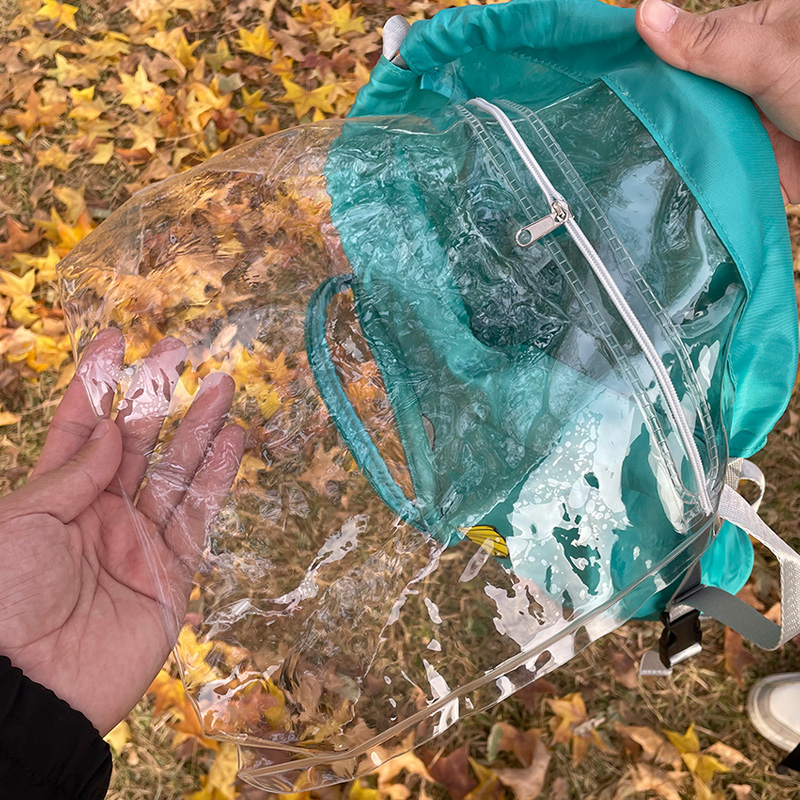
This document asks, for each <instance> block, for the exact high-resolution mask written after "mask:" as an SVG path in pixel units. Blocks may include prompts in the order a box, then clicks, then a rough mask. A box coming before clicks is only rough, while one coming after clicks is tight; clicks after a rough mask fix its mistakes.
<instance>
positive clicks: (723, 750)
mask: <svg viewBox="0 0 800 800" xmlns="http://www.w3.org/2000/svg"><path fill="white" fill-rule="evenodd" d="M706 753H711V755H713V756H716V757H717V758H718V759H719V760H720V761H721V762H722V763H723V764H724V765H725V766H726V767H728V769H733V767H735V766H736V765H737V764H745V765H747V766H748V767H751V766H752V765H753V762H752V761H751V760H750V759H749V758H747V756H745V755H744V754H743V753H740V752H739V751H738V750H737V749H736V748H735V747H731V746H730V745H727V744H725V743H724V742H714V744H712V745H711V747H708V748H707V749H706Z"/></svg>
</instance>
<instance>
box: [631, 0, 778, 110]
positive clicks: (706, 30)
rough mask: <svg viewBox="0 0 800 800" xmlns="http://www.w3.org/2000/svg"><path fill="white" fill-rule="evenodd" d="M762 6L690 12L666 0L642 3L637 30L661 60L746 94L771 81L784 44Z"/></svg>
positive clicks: (645, 0)
mask: <svg viewBox="0 0 800 800" xmlns="http://www.w3.org/2000/svg"><path fill="white" fill-rule="evenodd" d="M765 8H766V6H765V4H764V3H754V4H750V5H748V6H741V7H738V8H725V9H721V10H720V11H713V12H711V13H710V14H690V13H689V12H687V11H683V10H682V9H679V8H676V7H675V6H673V5H671V4H670V3H667V2H664V0H644V2H643V3H642V4H641V5H640V6H639V8H638V9H637V11H636V28H637V30H638V31H639V35H640V36H641V37H642V39H644V40H645V42H647V44H648V45H649V46H650V48H651V49H652V50H653V51H654V52H655V53H656V55H657V56H659V58H662V59H663V60H664V61H666V62H668V63H670V64H672V65H673V66H675V67H678V68H679V69H683V70H687V71H689V72H694V73H695V74H697V75H703V76H705V77H707V78H712V79H713V80H716V81H720V82H721V83H724V84H726V85H728V86H732V87H733V88H734V89H738V90H739V91H741V92H744V93H745V94H749V95H757V94H759V93H760V92H762V91H763V90H764V88H765V87H766V85H767V84H768V83H770V82H773V81H774V79H775V76H776V70H775V69H773V67H772V65H773V64H779V63H780V62H779V58H780V54H779V53H777V52H775V49H776V48H779V49H780V50H786V49H787V47H786V44H787V43H786V41H785V40H784V37H783V36H782V35H780V34H779V33H778V29H777V28H776V27H775V26H771V25H763V24H760V23H761V22H763V19H762V17H763V13H764V9H765Z"/></svg>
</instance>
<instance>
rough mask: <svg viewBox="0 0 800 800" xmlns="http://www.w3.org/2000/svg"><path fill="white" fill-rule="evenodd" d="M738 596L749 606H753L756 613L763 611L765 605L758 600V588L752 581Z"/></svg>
mask: <svg viewBox="0 0 800 800" xmlns="http://www.w3.org/2000/svg"><path fill="white" fill-rule="evenodd" d="M736 596H737V597H738V598H739V599H740V600H744V601H745V603H747V605H749V606H752V607H753V608H754V609H755V610H756V611H763V610H764V604H763V603H762V602H761V601H760V600H759V599H758V596H757V595H756V587H755V584H754V583H753V582H752V581H749V582H748V583H746V584H745V585H744V586H743V587H742V588H741V589H740V590H739V591H738V592H737V593H736Z"/></svg>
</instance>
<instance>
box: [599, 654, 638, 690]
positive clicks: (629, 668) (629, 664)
mask: <svg viewBox="0 0 800 800" xmlns="http://www.w3.org/2000/svg"><path fill="white" fill-rule="evenodd" d="M605 652H606V656H607V657H608V660H609V663H610V664H611V666H612V667H613V669H614V675H615V676H616V679H617V681H618V682H619V683H621V684H622V685H623V686H624V687H625V688H626V689H637V688H638V687H639V667H638V664H637V663H636V662H635V661H634V660H633V659H632V658H631V657H630V656H629V655H628V654H627V653H623V652H621V651H619V650H617V649H616V648H615V647H614V646H613V644H609V645H608V646H607V647H606V649H605Z"/></svg>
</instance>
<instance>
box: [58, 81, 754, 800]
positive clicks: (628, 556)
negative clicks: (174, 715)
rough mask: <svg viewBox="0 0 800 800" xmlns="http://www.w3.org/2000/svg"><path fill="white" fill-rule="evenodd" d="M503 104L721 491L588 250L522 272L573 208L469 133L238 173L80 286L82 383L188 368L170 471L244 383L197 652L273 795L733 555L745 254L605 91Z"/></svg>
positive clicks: (152, 222) (198, 180)
mask: <svg viewBox="0 0 800 800" xmlns="http://www.w3.org/2000/svg"><path fill="white" fill-rule="evenodd" d="M499 105H500V107H502V108H503V112H504V114H505V115H506V117H507V118H508V119H509V120H511V122H512V124H513V126H514V128H515V129H516V130H517V131H518V133H519V135H520V136H521V137H522V139H523V140H524V142H525V144H526V146H527V147H528V148H529V150H530V151H531V152H532V153H533V154H534V155H535V157H536V159H537V161H538V162H539V163H540V164H541V166H542V168H543V169H544V170H545V172H547V174H548V175H549V176H550V178H551V179H552V180H553V181H554V183H555V182H557V183H558V184H559V185H560V186H561V187H562V191H563V192H564V194H565V195H568V197H569V202H570V208H571V213H572V214H573V215H574V218H575V220H577V222H578V223H579V224H580V226H581V228H582V229H583V231H585V233H586V236H587V237H588V238H589V240H590V241H591V242H592V245H593V247H594V249H595V251H596V252H597V253H598V254H599V255H600V256H601V257H602V259H603V261H604V263H605V264H606V265H607V267H608V270H609V271H610V272H611V273H612V274H613V277H614V281H615V283H616V285H617V286H618V287H619V289H620V291H621V292H622V293H623V294H624V296H625V298H626V300H627V303H628V305H629V307H630V309H632V310H633V311H634V313H635V314H636V317H637V319H638V320H639V321H640V323H641V325H642V327H643V329H644V330H645V331H646V334H647V337H648V340H649V341H650V342H651V343H652V344H653V346H654V347H655V349H656V350H657V352H658V354H659V357H660V359H661V361H662V363H663V364H664V365H665V366H666V367H667V369H668V371H669V376H670V380H671V385H672V386H673V388H674V391H675V393H676V396H677V398H678V400H679V402H680V408H681V410H682V413H683V415H684V418H685V420H688V422H689V425H690V426H691V430H692V432H693V439H694V441H695V445H696V448H697V453H698V454H699V456H700V458H701V460H702V469H703V475H704V480H705V485H704V486H702V487H701V486H700V485H698V480H697V472H696V470H693V468H692V464H691V463H690V457H689V454H688V453H687V449H686V443H685V441H683V440H682V438H681V436H680V435H679V431H677V430H676V425H675V418H674V416H673V415H671V414H670V413H668V411H669V409H668V402H667V399H666V398H665V396H664V390H663V386H662V385H661V384H659V382H658V380H657V379H656V376H655V374H654V371H653V367H652V365H651V364H650V363H649V362H648V360H647V359H646V358H645V357H644V355H643V353H642V349H641V347H640V344H639V343H638V342H637V341H636V339H635V337H634V335H633V334H632V332H631V330H630V327H629V324H628V323H626V321H625V320H624V319H622V317H621V315H620V312H619V309H618V308H616V307H615V306H614V304H613V303H612V302H611V301H610V300H609V296H608V293H607V291H606V290H605V289H604V288H603V287H602V286H601V285H600V284H599V282H598V280H597V278H596V276H595V275H594V273H593V272H592V271H591V270H590V268H589V266H588V265H587V262H586V259H585V258H584V257H583V256H582V255H581V253H580V252H579V250H578V248H577V247H576V244H575V241H574V240H573V238H572V237H571V236H570V235H569V233H568V232H567V231H566V230H565V229H564V228H563V227H561V228H558V229H555V230H554V231H552V232H551V233H550V234H548V235H547V236H545V237H543V238H541V239H539V240H537V241H533V242H530V243H528V242H527V241H525V239H524V236H523V238H522V240H521V241H522V244H521V243H520V230H521V229H522V228H524V227H525V226H526V225H528V224H529V223H530V222H531V221H533V220H535V219H539V218H542V217H545V216H546V215H547V214H548V213H549V211H550V208H549V207H548V204H547V202H546V198H545V197H544V196H543V195H542V192H541V191H540V189H539V187H538V186H537V185H536V183H535V182H534V180H533V178H532V177H531V174H530V173H529V172H528V171H527V170H526V169H525V168H524V166H523V164H522V162H521V160H520V157H519V154H518V152H516V151H515V149H514V147H513V146H512V144H511V143H510V141H509V138H508V136H505V135H503V133H502V131H501V126H500V125H499V123H498V121H497V119H496V118H494V117H493V116H492V115H491V114H489V113H486V112H485V111H484V110H481V109H480V108H477V107H475V106H474V105H453V106H446V107H444V108H442V109H440V110H439V111H437V112H435V113H432V114H431V115H430V116H428V117H426V118H421V117H411V116H399V117H385V118H358V119H353V120H348V121H331V122H321V123H315V124H311V125H307V126H302V127H298V128H294V129H291V130H287V131H284V132H280V133H276V134H274V135H272V136H269V137H266V138H264V139H260V140H256V141H253V142H250V143H247V144H245V145H243V146H240V147H238V148H236V149H234V150H232V151H230V152H229V153H227V154H225V155H222V156H218V157H216V158H214V159H212V160H210V161H209V162H207V163H206V164H204V165H201V166H200V167H196V168H194V169H192V170H190V171H189V172H187V173H184V174H182V175H179V176H176V177H174V178H171V179H169V180H167V181H164V182H162V183H159V184H157V185H155V186H153V187H151V188H149V189H147V190H145V191H143V192H140V193H139V194H138V195H136V196H135V197H134V198H133V199H132V200H131V201H129V202H128V203H126V204H125V206H123V207H122V208H121V209H120V210H119V211H117V212H116V213H115V214H113V215H112V217H111V218H110V219H109V220H108V221H106V222H105V223H103V225H101V226H100V228H99V229H98V230H97V231H96V232H95V233H93V234H92V235H91V236H90V237H88V238H87V239H86V240H85V241H84V242H82V243H81V244H80V245H79V246H78V247H77V248H76V249H75V250H74V251H73V253H72V254H71V255H70V256H69V257H68V258H67V259H66V260H65V262H63V263H62V265H61V268H60V269H61V271H60V277H61V281H62V288H63V290H64V302H65V310H66V314H67V318H68V322H69V327H70V330H71V332H72V335H73V337H74V341H75V343H76V348H77V351H78V352H80V351H82V350H83V349H84V348H85V347H86V345H87V344H88V342H89V341H90V340H91V339H92V338H93V336H94V335H95V334H96V333H97V332H98V331H100V330H102V329H104V328H107V327H116V328H119V329H120V330H121V331H122V332H123V333H124V336H125V341H126V347H127V351H126V363H128V364H129V370H128V373H129V375H128V377H130V373H131V371H135V369H136V366H137V364H138V363H139V360H140V359H141V358H142V357H143V356H144V355H145V354H146V353H147V352H148V351H149V349H150V348H151V347H152V346H153V345H154V344H155V343H156V342H158V341H159V340H161V339H163V338H165V337H175V338H176V339H179V340H180V341H181V342H183V344H184V345H185V346H186V348H187V356H186V361H185V364H184V366H183V367H182V369H183V372H182V374H181V378H180V381H179V383H178V386H177V388H176V390H175V392H174V393H173V395H172V399H171V403H170V407H169V415H168V418H167V421H166V423H165V425H164V427H163V430H162V432H161V435H160V437H159V442H158V445H157V447H156V450H155V454H154V463H157V462H158V459H159V457H160V455H161V454H162V453H163V451H164V449H165V448H166V447H167V446H168V444H169V441H170V439H171V436H172V434H173V433H174V430H175V426H176V425H177V423H178V421H179V420H180V419H181V417H182V416H183V415H184V413H185V412H186V410H187V408H188V407H189V405H190V403H191V400H192V398H193V396H194V395H195V394H196V392H197V391H198V387H199V386H201V385H202V383H203V381H204V380H205V379H206V378H207V376H208V375H211V374H213V373H215V372H220V371H222V372H226V373H228V374H230V375H231V376H233V378H234V380H235V382H236V393H235V397H234V402H233V406H232V409H231V413H230V416H231V419H232V420H233V421H235V422H237V423H238V424H240V425H241V426H243V427H244V428H245V429H246V431H247V444H246V450H245V454H244V456H243V459H242V462H241V467H240V470H239V474H238V476H237V479H236V482H235V484H234V486H233V488H232V490H231V492H230V495H229V497H228V498H227V500H226V501H225V503H224V505H223V508H222V510H221V512H220V514H219V515H218V517H217V519H216V520H215V522H214V523H213V525H211V526H210V527H209V529H208V530H207V531H206V538H205V541H204V543H203V546H202V548H200V551H198V552H197V553H196V561H197V564H196V575H195V590H194V591H193V593H192V597H191V600H190V606H189V620H190V623H191V624H192V625H193V626H194V630H195V633H196V635H197V638H198V639H199V640H200V641H201V642H205V643H213V646H211V647H210V648H205V649H204V650H203V653H204V658H203V663H202V665H198V663H196V661H197V658H198V656H197V654H196V651H191V650H188V649H186V648H183V647H182V645H181V644H179V646H178V648H177V654H178V658H179V659H180V660H181V661H182V666H183V668H184V677H185V680H186V688H187V690H188V692H189V693H190V695H191V697H192V699H193V701H194V703H195V704H196V707H197V710H198V713H199V715H200V719H201V720H202V724H203V728H204V730H205V732H206V733H207V734H208V735H209V736H212V737H218V738H222V739H227V740H230V741H233V742H236V743H237V744H239V745H240V747H241V751H240V752H241V766H242V769H243V774H244V775H245V777H247V778H248V779H249V780H251V781H253V782H255V783H257V784H259V785H262V786H264V787H266V788H269V789H273V790H283V791H286V790H289V789H295V788H303V787H310V786H318V785H323V784H326V783H333V782H338V781H341V780H345V779H348V778H350V777H352V776H355V775H358V774H362V773H364V772H366V771H369V770H370V769H373V768H374V767H375V766H376V764H379V763H380V762H381V761H382V760H384V759H386V758H387V757H389V756H390V755H393V754H396V753H398V752H401V751H402V750H404V749H407V748H408V747H410V746H412V745H416V744H419V743H421V742H423V741H425V740H427V739H429V738H430V737H432V736H435V735H436V734H438V733H440V732H442V731H443V730H445V729H446V728H448V727H449V726H450V725H452V724H453V723H454V722H455V721H456V720H457V719H459V718H461V717H463V716H465V715H468V714H471V713H474V712H476V711H479V710H481V709H484V708H486V707H487V706H489V705H491V704H492V703H495V702H497V701H498V700H500V699H502V698H504V697H506V696H508V695H509V694H511V693H513V692H514V691H515V690H517V689H518V688H520V687H522V686H524V685H525V684H527V683H529V682H530V681H532V680H534V679H536V678H537V677H540V676H541V675H543V674H544V673H546V672H547V671H549V670H551V669H553V668H554V667H556V666H558V665H560V664H563V663H564V662H566V661H567V660H568V659H569V658H571V657H572V656H573V655H574V654H575V653H576V652H577V651H578V650H579V649H580V648H582V647H584V646H585V645H586V644H588V643H589V642H591V641H593V640H595V639H596V638H598V637H599V636H601V635H603V634H605V633H607V632H609V631H610V630H612V629H613V628H615V627H617V626H618V625H620V624H621V623H622V622H623V621H625V620H626V619H628V618H630V617H631V616H634V615H636V614H644V613H648V612H649V611H652V610H653V609H655V608H657V607H658V603H654V602H653V598H654V596H655V597H657V596H658V595H659V593H662V594H663V593H664V592H665V591H666V592H669V591H670V587H672V588H673V589H674V584H675V582H676V580H678V579H679V578H680V577H681V576H682V575H683V574H685V572H686V570H687V569H688V567H689V566H690V565H691V564H692V563H694V562H695V561H696V560H697V558H698V557H699V555H700V553H702V551H703V550H704V549H705V548H706V546H707V544H708V541H709V539H710V537H711V536H713V534H714V532H715V523H714V515H713V513H712V512H711V510H710V509H709V508H708V507H704V503H703V502H702V493H703V492H705V493H706V495H707V496H708V497H711V498H712V500H713V498H715V497H716V496H717V495H718V494H719V491H720V487H721V485H722V480H723V472H724V464H725V459H726V452H725V440H724V436H725V428H726V425H727V419H728V415H729V414H730V399H729V397H728V395H727V392H726V388H725V387H726V386H727V385H728V383H727V376H726V374H725V364H726V347H727V344H726V343H727V342H728V340H729V337H730V334H731V329H732V325H733V320H735V318H736V312H737V309H738V308H739V306H740V305H741V303H742V301H743V298H744V290H743V287H742V284H741V280H740V278H739V275H738V273H737V270H736V269H735V268H734V264H733V261H732V259H731V257H730V255H729V253H728V252H727V250H726V249H725V247H724V246H723V245H722V244H721V242H720V241H719V239H718V238H717V236H716V234H715V233H714V230H713V229H712V227H711V225H710V224H709V223H708V221H707V219H706V217H705V215H704V214H703V212H702V210H701V209H700V207H699V205H698V203H697V202H696V200H695V199H694V197H693V196H692V194H691V192H689V191H688V190H687V188H686V186H685V184H684V182H683V181H682V180H681V178H680V177H679V176H678V174H677V173H676V171H675V170H674V169H673V167H672V166H671V164H670V163H669V161H668V160H667V159H666V157H665V156H664V155H663V153H662V152H661V150H660V149H659V147H658V146H657V145H656V144H655V142H654V141H653V139H652V138H651V136H650V135H649V133H648V132H647V131H646V130H645V128H644V127H643V126H642V125H641V124H640V123H639V121H638V120H637V119H636V118H635V117H634V116H633V114H631V112H630V111H629V110H628V109H627V108H626V107H625V106H624V105H623V104H622V103H621V102H620V101H619V100H618V99H617V97H616V96H615V95H614V94H612V92H611V91H610V90H609V89H607V88H606V87H605V86H604V85H603V84H600V83H598V84H594V85H591V86H589V87H587V88H584V89H581V90H579V91H575V92H572V93H570V94H568V95H567V96H565V97H562V98H560V99H558V100H557V101H556V102H551V103H549V104H546V105H544V106H542V107H539V108H535V109H534V108H527V107H522V106H516V105H514V104H506V105H503V104H502V103H501V104H499ZM88 388H89V389H90V390H91V387H88ZM141 544H142V546H143V547H145V548H151V549H152V543H150V542H148V541H146V540H143V541H142V543H141ZM153 568H154V570H156V572H157V571H158V565H157V564H155V563H154V565H153ZM171 596H172V595H171V594H170V591H169V590H168V589H167V590H165V591H164V594H163V605H164V612H165V626H166V627H167V629H168V630H170V629H171V630H173V631H177V630H178V629H179V628H180V627H181V626H182V625H183V624H184V622H185V620H184V619H183V617H182V615H180V618H178V616H179V615H178V614H177V612H176V610H175V609H176V608H179V607H180V603H177V602H172V601H171V600H170V598H171ZM648 604H649V605H648ZM662 606H663V601H662ZM198 666H202V669H198Z"/></svg>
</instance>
